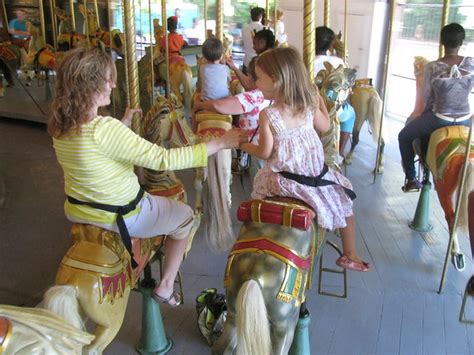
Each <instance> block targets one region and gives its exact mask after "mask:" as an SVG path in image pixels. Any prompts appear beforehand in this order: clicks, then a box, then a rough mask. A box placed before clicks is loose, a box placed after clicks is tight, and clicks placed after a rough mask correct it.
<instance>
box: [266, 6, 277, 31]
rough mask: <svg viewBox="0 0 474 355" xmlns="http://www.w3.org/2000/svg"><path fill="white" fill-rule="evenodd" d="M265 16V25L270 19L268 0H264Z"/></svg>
mask: <svg viewBox="0 0 474 355" xmlns="http://www.w3.org/2000/svg"><path fill="white" fill-rule="evenodd" d="M265 18H266V21H267V23H266V24H265V26H268V25H267V24H268V21H269V20H270V0H265ZM275 21H276V20H275Z"/></svg>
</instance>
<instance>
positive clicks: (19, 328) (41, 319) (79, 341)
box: [0, 305, 94, 355]
mask: <svg viewBox="0 0 474 355" xmlns="http://www.w3.org/2000/svg"><path fill="white" fill-rule="evenodd" d="M93 339H94V336H93V335H91V334H89V333H87V332H84V331H82V330H79V329H77V328H76V327H73V326H72V325H70V324H68V323H66V322H65V321H64V320H62V319H61V318H59V317H58V316H57V315H56V314H54V313H52V312H50V311H48V310H45V309H40V308H25V307H15V306H6V305H0V353H1V354H5V355H21V354H48V355H62V354H71V355H81V354H82V349H83V347H84V346H86V345H88V344H90V343H91V341H92V340H93Z"/></svg>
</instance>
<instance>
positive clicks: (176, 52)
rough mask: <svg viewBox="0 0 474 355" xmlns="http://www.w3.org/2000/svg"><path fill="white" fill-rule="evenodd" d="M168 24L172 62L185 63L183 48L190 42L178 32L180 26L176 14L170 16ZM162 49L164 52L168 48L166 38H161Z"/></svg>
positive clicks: (169, 54)
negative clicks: (182, 53)
mask: <svg viewBox="0 0 474 355" xmlns="http://www.w3.org/2000/svg"><path fill="white" fill-rule="evenodd" d="M166 23H167V26H168V32H169V33H168V50H169V53H168V56H169V58H170V64H173V63H184V57H182V56H181V48H183V47H186V46H187V45H188V43H187V42H186V41H185V40H184V39H183V36H181V35H180V34H179V33H177V32H176V29H177V26H178V19H177V17H176V16H170V17H168V20H167V22H166ZM160 46H161V51H162V52H163V53H164V52H165V48H166V38H165V37H163V38H162V39H161V43H160Z"/></svg>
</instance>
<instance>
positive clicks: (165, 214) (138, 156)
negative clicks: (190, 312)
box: [48, 48, 247, 306]
mask: <svg viewBox="0 0 474 355" xmlns="http://www.w3.org/2000/svg"><path fill="white" fill-rule="evenodd" d="M115 83H116V70H115V65H114V62H113V60H112V58H111V57H110V55H109V54H107V53H105V52H102V51H101V50H100V49H98V48H94V49H86V48H77V49H74V50H71V51H68V52H67V54H66V57H65V58H64V61H63V62H62V64H61V65H60V67H59V69H58V71H57V76H56V97H55V99H54V101H53V103H52V107H51V115H50V118H49V123H48V133H49V134H50V135H51V136H52V137H53V145H54V149H55V151H56V156H57V159H58V161H59V164H60V165H61V167H62V169H63V171H64V183H65V192H66V195H67V200H66V202H65V205H64V210H65V213H66V217H67V218H68V219H69V220H70V221H71V222H74V223H86V224H92V225H95V226H98V227H101V228H104V229H107V230H110V231H114V232H119V233H120V234H121V236H122V239H124V242H125V243H126V244H127V243H129V241H127V236H128V235H129V236H131V237H135V238H150V237H154V236H158V235H167V236H168V238H167V239H166V245H165V265H164V270H163V276H162V278H161V280H160V283H159V284H158V285H157V286H156V287H155V289H154V292H153V294H152V297H153V298H154V299H155V300H156V301H160V302H165V303H167V304H169V305H171V306H177V305H179V304H180V302H181V301H180V296H179V295H178V294H176V293H175V292H174V291H173V284H174V280H175V278H176V274H177V272H178V269H179V266H180V264H181V260H183V254H184V250H185V248H186V245H187V243H188V242H187V238H188V235H189V232H190V230H191V227H192V223H193V212H192V210H191V208H190V207H189V206H187V205H185V204H183V203H181V202H179V201H175V200H171V199H168V198H165V197H159V196H152V195H149V194H148V193H146V192H144V191H143V190H142V188H141V187H140V185H139V182H138V178H137V176H136V175H135V173H134V166H135V165H136V166H141V167H145V168H148V169H153V170H162V171H166V170H178V169H187V168H192V167H204V166H206V165H207V156H208V155H212V154H214V153H216V152H217V151H219V150H221V149H226V148H235V147H237V146H238V145H239V140H241V141H246V139H247V138H246V136H245V135H244V134H243V133H242V134H241V133H240V132H238V131H237V130H230V131H228V132H227V133H226V134H225V135H224V136H222V137H221V138H217V139H214V140H211V141H209V142H208V143H201V144H198V145H195V146H189V147H184V148H176V149H170V150H166V149H165V148H162V147H161V146H158V145H156V144H153V143H151V142H148V141H147V140H145V139H143V138H141V137H140V136H138V135H137V134H135V133H134V132H132V131H131V130H130V129H129V128H128V127H127V125H128V124H129V123H130V121H131V118H132V114H133V113H135V112H137V111H139V110H137V109H134V110H127V111H126V113H125V116H124V119H123V120H122V122H120V121H119V120H117V119H115V118H113V117H103V116H100V115H99V114H98V109H99V108H100V107H103V106H107V105H109V104H110V93H111V90H112V88H114V87H115ZM119 207H120V208H123V207H125V208H126V209H127V210H128V211H130V212H129V213H125V212H120V211H114V212H110V210H111V209H115V210H118V208H119ZM132 258H133V256H132ZM132 264H133V259H132Z"/></svg>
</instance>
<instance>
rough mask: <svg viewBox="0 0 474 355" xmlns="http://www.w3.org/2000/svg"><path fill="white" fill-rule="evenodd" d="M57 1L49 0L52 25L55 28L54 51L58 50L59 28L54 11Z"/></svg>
mask: <svg viewBox="0 0 474 355" xmlns="http://www.w3.org/2000/svg"><path fill="white" fill-rule="evenodd" d="M55 2H56V1H54V0H49V7H50V10H51V11H50V12H51V26H52V30H53V46H54V51H57V50H58V38H57V36H58V33H57V32H58V30H57V23H56V15H55V13H54V9H55V8H56V4H55Z"/></svg>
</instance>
